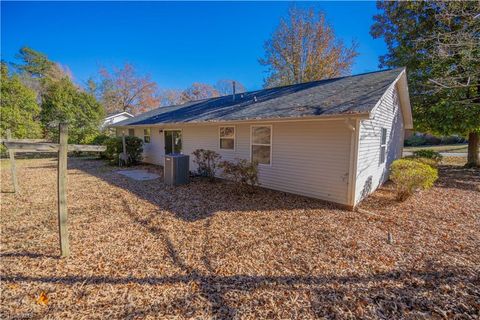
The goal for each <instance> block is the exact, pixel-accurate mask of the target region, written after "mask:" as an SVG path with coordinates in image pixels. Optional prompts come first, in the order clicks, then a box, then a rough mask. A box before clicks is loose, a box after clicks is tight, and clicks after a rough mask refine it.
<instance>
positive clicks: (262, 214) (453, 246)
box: [0, 158, 480, 319]
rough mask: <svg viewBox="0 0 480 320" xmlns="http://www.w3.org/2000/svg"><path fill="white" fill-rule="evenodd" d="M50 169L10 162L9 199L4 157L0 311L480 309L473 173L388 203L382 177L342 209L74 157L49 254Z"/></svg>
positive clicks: (302, 313) (446, 173)
mask: <svg viewBox="0 0 480 320" xmlns="http://www.w3.org/2000/svg"><path fill="white" fill-rule="evenodd" d="M447 160H448V159H447ZM2 162H3V161H2ZM449 163H452V161H450V162H449ZM55 166H56V162H55V160H53V159H36V160H20V161H19V163H18V171H19V183H20V187H21V189H22V190H21V193H20V194H18V195H14V194H12V193H8V191H9V190H10V176H9V170H7V167H6V165H4V163H2V173H1V177H2V186H1V189H2V194H1V216H0V217H1V250H0V258H1V262H0V275H1V301H0V318H2V319H26V318H50V319H120V318H122V319H123V318H125V319H145V318H146V319H154V318H156V319H186V318H202V319H211V318H217V319H293V318H294V319H303V318H320V317H326V318H347V319H348V318H367V319H368V318H381V319H400V318H402V319H404V318H412V319H418V318H433V319H443V318H445V319H451V318H455V317H458V318H462V319H478V318H479V317H480V249H479V248H480V188H479V185H480V171H479V170H473V169H470V170H467V169H463V168H461V167H458V166H455V165H451V164H450V165H447V166H442V167H441V174H440V176H441V178H440V180H439V181H438V182H437V184H436V186H435V187H434V188H433V189H432V190H430V191H426V192H422V193H420V194H417V195H415V196H413V197H412V198H410V199H409V200H407V201H406V202H404V203H398V202H395V201H394V200H393V193H392V190H391V189H390V188H391V187H390V186H388V185H387V186H385V187H384V188H382V189H381V190H379V191H377V192H376V193H375V194H374V195H373V196H371V197H370V198H368V199H367V200H366V201H365V202H364V203H363V204H362V205H361V208H362V209H363V210H361V211H362V212H349V211H343V210H339V209H336V208H334V207H332V206H331V205H329V204H325V203H323V202H321V201H317V200H313V199H307V198H303V197H299V196H294V195H288V194H284V193H280V192H275V191H269V190H263V189H260V190H259V191H257V192H256V193H255V194H246V195H243V196H242V195H239V194H238V193H236V192H235V191H234V190H233V186H232V184H229V183H226V182H218V183H214V184H212V183H208V182H203V181H194V182H192V183H191V184H189V185H188V186H182V187H177V188H172V187H165V186H164V185H163V184H162V183H161V181H160V180H153V181H143V182H142V181H133V180H129V179H128V178H126V177H123V176H121V175H118V174H116V173H115V172H114V171H115V170H116V169H115V168H112V167H110V166H108V165H105V164H104V163H103V162H102V161H98V160H84V159H76V158H71V159H69V170H68V209H69V230H70V245H71V252H72V255H71V256H70V257H69V258H68V259H59V258H58V238H57V217H56V167H55ZM145 168H147V169H148V170H151V171H156V172H159V173H161V172H160V170H159V169H158V168H156V167H154V166H145ZM388 232H390V233H391V234H392V236H393V244H389V243H387V233H388Z"/></svg>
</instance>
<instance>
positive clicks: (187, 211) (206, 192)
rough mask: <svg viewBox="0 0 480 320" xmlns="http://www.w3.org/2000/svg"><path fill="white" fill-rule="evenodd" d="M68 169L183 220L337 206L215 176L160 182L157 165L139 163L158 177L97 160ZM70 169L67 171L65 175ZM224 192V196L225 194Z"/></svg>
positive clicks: (74, 162) (74, 163) (76, 162)
mask: <svg viewBox="0 0 480 320" xmlns="http://www.w3.org/2000/svg"><path fill="white" fill-rule="evenodd" d="M68 168H69V169H76V170H81V171H84V172H86V173H88V174H90V175H93V176H95V177H97V178H99V179H102V180H104V181H106V182H108V183H109V184H111V185H113V186H116V187H119V188H122V189H125V190H128V191H129V192H132V193H134V194H135V195H136V196H138V197H139V198H140V199H143V200H147V201H149V202H150V203H152V204H154V205H156V206H157V207H158V208H159V209H160V210H166V211H170V212H172V213H174V215H175V217H177V218H179V219H182V220H184V221H197V220H201V219H205V218H207V217H209V216H211V215H212V214H214V213H215V212H218V211H235V212H241V211H262V210H266V211H272V210H295V209H318V208H323V209H340V208H339V207H338V206H335V205H334V204H332V203H328V202H325V201H321V200H317V199H312V198H306V197H302V196H296V195H293V194H286V193H283V192H279V191H274V190H268V189H264V188H260V187H258V188H256V189H255V191H254V192H239V191H238V190H237V189H236V185H235V184H234V183H230V182H226V181H223V180H217V181H216V182H213V183H212V182H208V181H205V180H203V179H199V178H195V179H193V180H192V181H191V182H190V183H189V184H187V185H183V186H176V187H172V186H167V185H165V184H164V183H163V169H162V167H160V166H154V165H141V166H138V167H134V168H135V169H145V170H147V171H149V172H152V173H156V174H159V175H160V178H159V179H155V180H149V181H135V180H132V179H129V178H126V177H124V176H121V175H119V174H118V173H116V172H115V171H116V170H118V168H114V167H111V166H109V165H107V164H105V162H103V161H98V160H80V161H79V160H76V159H72V160H69V166H68ZM72 174H74V173H72V172H69V175H72ZM226 195H228V196H226Z"/></svg>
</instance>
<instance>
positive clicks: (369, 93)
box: [114, 68, 412, 208]
mask: <svg viewBox="0 0 480 320" xmlns="http://www.w3.org/2000/svg"><path fill="white" fill-rule="evenodd" d="M114 127H116V128H117V134H121V132H122V131H123V132H125V133H126V134H127V132H128V134H130V135H135V136H138V137H141V138H143V139H144V141H145V145H144V157H145V161H146V162H150V163H154V164H160V165H162V164H163V161H164V155H165V154H169V153H184V154H191V153H192V152H193V151H194V150H195V149H198V148H203V149H210V150H215V151H216V152H218V153H219V154H220V155H221V156H222V158H223V159H224V160H234V159H235V158H243V159H249V160H257V161H258V162H259V163H260V164H259V182H260V184H261V186H263V187H266V188H271V189H275V190H280V191H285V192H290V193H295V194H300V195H304V196H308V197H314V198H318V199H323V200H327V201H331V202H335V203H338V204H341V205H344V206H346V207H349V208H353V207H354V206H355V205H356V204H358V203H359V202H360V201H361V200H362V199H363V198H364V197H365V196H367V195H368V194H369V193H371V192H373V191H374V190H375V189H376V188H377V187H378V186H379V185H380V184H382V183H383V182H384V181H386V179H388V173H389V172H388V170H389V166H390V164H391V163H392V161H393V160H395V159H397V158H399V157H401V154H402V147H403V139H404V130H405V129H412V113H411V107H410V100H409V95H408V87H407V77H406V71H405V69H404V68H401V69H393V70H386V71H377V72H371V73H365V74H360V75H354V76H347V77H341V78H335V79H327V80H321V81H314V82H308V83H302V84H296V85H291V86H285V87H278V88H271V89H264V90H258V91H252V92H246V93H242V94H236V95H230V96H224V97H218V98H211V99H206V100H200V101H193V102H189V103H186V104H182V105H176V106H170V107H160V108H158V109H155V110H151V111H149V112H146V113H143V114H141V115H139V116H137V117H135V118H132V119H127V120H124V121H122V122H119V123H117V124H115V125H114ZM191 168H193V169H195V165H194V163H193V162H192V163H191Z"/></svg>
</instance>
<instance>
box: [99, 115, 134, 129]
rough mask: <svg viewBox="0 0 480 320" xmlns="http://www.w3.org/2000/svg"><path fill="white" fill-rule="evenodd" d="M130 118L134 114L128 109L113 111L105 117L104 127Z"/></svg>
mask: <svg viewBox="0 0 480 320" xmlns="http://www.w3.org/2000/svg"><path fill="white" fill-rule="evenodd" d="M130 118H133V115H132V114H130V113H128V112H126V111H123V112H117V113H111V114H109V115H107V116H106V117H105V119H103V123H102V128H106V127H109V126H112V125H114V124H116V123H118V122H120V121H124V120H127V119H130Z"/></svg>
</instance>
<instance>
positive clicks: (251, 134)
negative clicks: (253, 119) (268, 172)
mask: <svg viewBox="0 0 480 320" xmlns="http://www.w3.org/2000/svg"><path fill="white" fill-rule="evenodd" d="M258 127H269V128H270V144H263V143H255V144H253V128H258ZM254 145H256V146H269V147H270V163H269V164H265V163H259V164H258V165H259V166H262V167H271V166H272V163H273V157H272V154H273V153H272V151H273V126H272V125H271V124H252V125H250V161H253V159H252V156H253V154H252V148H253V146H254Z"/></svg>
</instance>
